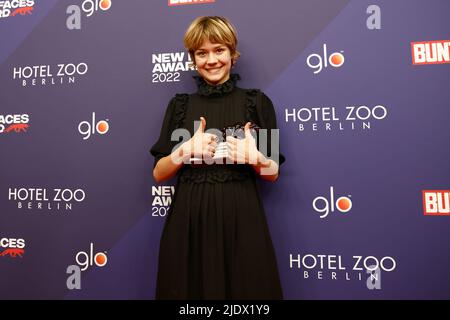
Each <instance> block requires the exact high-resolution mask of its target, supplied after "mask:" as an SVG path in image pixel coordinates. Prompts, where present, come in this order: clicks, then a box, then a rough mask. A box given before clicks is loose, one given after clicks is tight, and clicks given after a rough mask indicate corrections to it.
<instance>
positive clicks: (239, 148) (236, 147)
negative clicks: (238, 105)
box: [227, 122, 260, 165]
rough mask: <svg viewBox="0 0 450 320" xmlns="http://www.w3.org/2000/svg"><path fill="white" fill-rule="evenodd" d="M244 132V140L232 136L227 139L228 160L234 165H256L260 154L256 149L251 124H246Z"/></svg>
mask: <svg viewBox="0 0 450 320" xmlns="http://www.w3.org/2000/svg"><path fill="white" fill-rule="evenodd" d="M244 132H245V138H244V139H237V138H235V137H232V136H228V137H227V146H228V159H229V160H230V161H232V162H233V163H240V164H253V165H256V164H257V163H258V159H259V157H260V152H259V151H258V148H257V147H256V141H255V138H254V137H253V136H252V134H251V132H250V122H247V123H246V124H245V127H244Z"/></svg>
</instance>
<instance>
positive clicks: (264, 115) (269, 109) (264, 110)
mask: <svg viewBox="0 0 450 320" xmlns="http://www.w3.org/2000/svg"><path fill="white" fill-rule="evenodd" d="M259 100H260V103H259V104H258V105H259V108H258V109H259V110H258V113H260V115H261V116H260V120H262V121H261V122H262V123H261V125H262V128H263V129H278V126H277V117H276V114H275V109H274V106H273V103H272V101H271V100H270V98H269V97H268V96H266V95H265V94H264V93H263V92H261V95H260V99H259ZM279 138H280V137H279ZM271 140H272V139H271V134H270V130H268V132H267V152H266V153H264V155H265V156H271V150H272V149H271V148H272V141H271ZM278 151H279V157H280V158H279V164H280V165H281V164H282V163H283V162H285V161H286V159H285V157H284V155H283V154H282V153H281V138H280V140H279V149H278Z"/></svg>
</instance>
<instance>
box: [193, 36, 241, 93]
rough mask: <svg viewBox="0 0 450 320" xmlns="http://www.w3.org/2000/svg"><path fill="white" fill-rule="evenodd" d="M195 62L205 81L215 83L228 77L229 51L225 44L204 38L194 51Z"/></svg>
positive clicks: (229, 67)
mask: <svg viewBox="0 0 450 320" xmlns="http://www.w3.org/2000/svg"><path fill="white" fill-rule="evenodd" d="M194 59H195V64H196V66H197V71H198V73H199V74H200V76H202V77H203V79H205V81H206V82H208V83H210V84H213V85H217V84H220V83H224V82H225V81H227V80H228V78H229V77H230V70H231V60H232V59H231V52H230V49H228V47H227V46H226V45H225V44H220V43H211V42H210V41H209V40H205V41H204V42H203V44H202V45H201V46H200V48H198V49H197V50H195V52H194Z"/></svg>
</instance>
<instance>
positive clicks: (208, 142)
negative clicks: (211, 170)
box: [180, 117, 217, 163]
mask: <svg viewBox="0 0 450 320" xmlns="http://www.w3.org/2000/svg"><path fill="white" fill-rule="evenodd" d="M205 127H206V120H205V118H203V117H200V126H199V127H198V129H197V131H195V133H194V136H193V137H192V138H191V139H189V140H188V141H187V142H185V143H184V144H183V145H182V146H181V148H180V149H181V152H182V159H183V162H184V163H189V159H190V158H192V157H194V158H200V159H203V160H205V162H207V163H208V162H210V161H211V159H212V157H213V156H214V153H215V151H216V147H217V142H216V138H217V137H216V135H214V134H212V133H206V132H205Z"/></svg>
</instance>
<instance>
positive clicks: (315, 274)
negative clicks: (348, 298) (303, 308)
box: [289, 253, 397, 290]
mask: <svg viewBox="0 0 450 320" xmlns="http://www.w3.org/2000/svg"><path fill="white" fill-rule="evenodd" d="M289 268H290V269H297V270H299V271H301V273H302V278H303V279H305V280H306V279H308V280H312V279H317V280H332V281H333V280H334V281H340V280H344V281H365V284H366V287H367V288H368V289H369V290H373V289H377V290H380V289H381V274H382V272H386V273H389V272H392V271H394V270H395V269H396V268H397V262H396V261H395V259H394V258H393V257H390V256H385V257H382V258H379V257H378V258H377V257H375V256H362V255H354V256H352V257H351V258H349V257H344V256H343V255H330V254H302V255H301V254H293V253H290V254H289ZM367 274H368V275H367Z"/></svg>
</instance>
